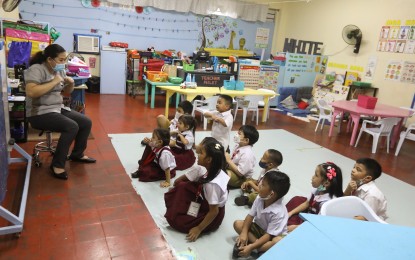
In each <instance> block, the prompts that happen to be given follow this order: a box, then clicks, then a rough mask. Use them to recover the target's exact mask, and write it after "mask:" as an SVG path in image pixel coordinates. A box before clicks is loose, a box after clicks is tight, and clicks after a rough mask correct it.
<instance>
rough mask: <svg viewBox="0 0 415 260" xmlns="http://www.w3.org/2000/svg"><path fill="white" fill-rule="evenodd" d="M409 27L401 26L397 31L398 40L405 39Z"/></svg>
mask: <svg viewBox="0 0 415 260" xmlns="http://www.w3.org/2000/svg"><path fill="white" fill-rule="evenodd" d="M409 28H410V27H409V26H401V29H400V31H399V35H398V39H407V38H408V33H409Z"/></svg>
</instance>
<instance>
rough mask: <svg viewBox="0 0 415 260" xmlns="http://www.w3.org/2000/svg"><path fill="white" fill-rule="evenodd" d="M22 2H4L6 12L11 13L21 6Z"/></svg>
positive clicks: (13, 0)
mask: <svg viewBox="0 0 415 260" xmlns="http://www.w3.org/2000/svg"><path fill="white" fill-rule="evenodd" d="M21 1H22V0H3V3H2V7H3V10H4V11H6V12H11V11H13V10H14V9H16V7H17V6H18V5H19V4H20V2H21Z"/></svg>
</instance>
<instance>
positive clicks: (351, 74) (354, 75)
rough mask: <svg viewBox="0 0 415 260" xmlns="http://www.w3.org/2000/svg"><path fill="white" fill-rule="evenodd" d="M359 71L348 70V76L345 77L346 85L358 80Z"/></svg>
mask: <svg viewBox="0 0 415 260" xmlns="http://www.w3.org/2000/svg"><path fill="white" fill-rule="evenodd" d="M358 78H359V73H357V72H354V71H346V77H345V79H344V85H345V86H350V85H351V84H352V83H353V81H358Z"/></svg>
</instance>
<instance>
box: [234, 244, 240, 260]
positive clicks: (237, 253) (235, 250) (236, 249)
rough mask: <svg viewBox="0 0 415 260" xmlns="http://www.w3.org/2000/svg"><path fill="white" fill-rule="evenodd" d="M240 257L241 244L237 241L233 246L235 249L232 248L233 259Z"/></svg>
mask: <svg viewBox="0 0 415 260" xmlns="http://www.w3.org/2000/svg"><path fill="white" fill-rule="evenodd" d="M237 258H239V246H238V244H237V243H235V245H234V246H233V250H232V259H237Z"/></svg>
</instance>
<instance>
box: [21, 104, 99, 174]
mask: <svg viewBox="0 0 415 260" xmlns="http://www.w3.org/2000/svg"><path fill="white" fill-rule="evenodd" d="M27 119H28V121H29V123H30V124H31V126H32V127H33V128H35V129H39V130H49V131H52V132H57V133H60V134H61V136H60V138H59V141H58V145H57V147H56V151H55V155H54V156H53V159H52V165H53V166H55V167H57V168H65V162H66V157H67V156H68V154H69V147H70V146H71V144H72V142H73V141H74V140H75V144H74V147H73V150H72V153H71V154H70V156H71V157H73V158H82V157H83V156H84V151H85V149H86V146H87V142H88V136H89V133H90V132H91V127H92V121H91V119H89V118H88V117H86V116H85V115H83V114H81V113H79V112H76V111H73V110H72V111H67V110H65V109H61V113H60V114H59V113H47V114H44V115H39V116H32V117H28V118H27Z"/></svg>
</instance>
